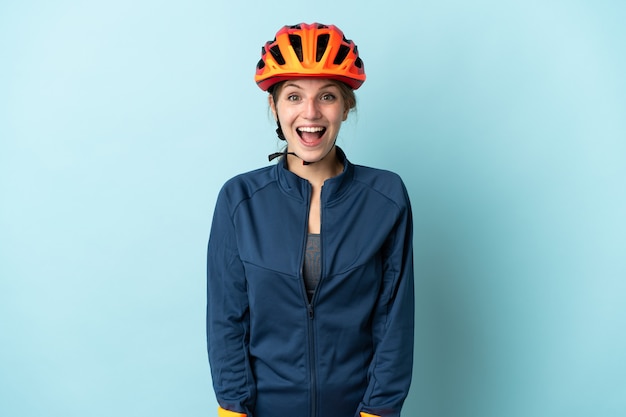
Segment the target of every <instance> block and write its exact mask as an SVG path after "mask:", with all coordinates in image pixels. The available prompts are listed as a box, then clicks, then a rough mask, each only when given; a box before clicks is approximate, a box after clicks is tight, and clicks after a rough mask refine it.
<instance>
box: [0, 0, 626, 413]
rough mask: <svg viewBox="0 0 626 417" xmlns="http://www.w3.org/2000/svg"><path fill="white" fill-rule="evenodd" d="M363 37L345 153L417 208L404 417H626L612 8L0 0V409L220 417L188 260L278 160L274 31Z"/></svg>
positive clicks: (620, 20)
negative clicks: (272, 109) (263, 75)
mask: <svg viewBox="0 0 626 417" xmlns="http://www.w3.org/2000/svg"><path fill="white" fill-rule="evenodd" d="M302 21H305V22H313V21H320V22H324V23H334V24H337V25H338V26H339V27H341V28H342V29H343V30H344V32H345V33H346V35H347V36H348V37H349V38H352V39H354V40H355V41H356V43H357V44H358V45H359V49H360V52H361V55H362V57H363V59H364V61H365V65H366V71H367V74H368V80H367V82H366V83H365V84H364V86H363V87H362V88H361V89H360V90H358V92H357V97H358V100H359V104H358V111H357V112H356V113H355V114H353V115H351V116H350V118H349V120H348V121H347V122H346V123H345V124H344V128H343V130H342V133H341V136H340V139H339V144H340V145H341V146H342V147H343V148H344V149H345V151H346V152H347V154H348V156H349V158H350V159H351V160H352V161H353V162H355V163H360V164H366V165H372V166H376V167H380V168H388V169H392V170H394V171H396V172H398V173H399V174H401V175H402V177H403V178H404V180H405V182H406V184H407V187H408V189H409V193H410V195H411V198H412V202H413V209H414V216H415V249H416V252H415V260H416V273H417V275H416V298H417V311H416V314H417V316H416V317H417V328H416V335H417V339H416V350H415V373H414V375H415V377H414V383H413V386H412V389H411V393H410V396H409V398H408V400H407V403H406V407H405V412H404V415H405V416H429V417H431V416H434V417H491V416H493V417H503V416H506V417H517V416H519V417H529V416H531V417H544V416H545V417H554V416H567V417H578V416H581V417H582V416H594V417H596V416H599V417H613V416H624V415H626V336H625V330H624V329H625V327H626V326H625V325H626V300H625V295H624V294H625V293H626V249H625V248H626V215H625V214H626V186H624V180H625V179H626V117H625V115H626V77H625V76H624V74H626V52H625V51H626V48H625V47H624V43H625V41H626V29H625V28H626V26H625V25H624V21H626V3H624V2H623V1H617V0H616V1H609V0H598V1H576V0H572V1H538V0H526V1H495V0H482V1H472V2H465V1H461V0H444V1H439V2H425V1H413V2H405V1H393V0H392V1H387V2H373V1H368V0H358V1H351V0H344V1H324V0H321V1H317V2H307V3H304V2H302V3H296V2H281V1H268V2H249V4H248V3H245V2H236V1H231V2H208V1H197V0H178V1H164V0H162V1H158V0H157V1H147V0H142V1H121V0H109V1H100V0H97V1H69V0H68V1H62V0H58V1H52V2H51V1H35V0H25V1H4V2H2V4H1V5H0V414H1V415H2V416H20V417H31V416H32V417H35V416H46V417H56V416H59V417H61V416H63V417H68V416H77V417H78V416H80V417H83V416H91V417H100V416H133V417H134V416H152V417H159V416H200V415H205V416H210V415H215V407H216V403H215V399H214V396H213V393H212V389H211V383H210V377H209V368H208V364H207V360H206V354H205V338H204V308H205V305H204V304H205V283H204V279H205V278H204V271H205V247H206V241H207V238H208V232H209V227H210V221H211V215H212V211H213V205H214V203H215V197H216V194H217V192H218V190H219V188H220V187H221V185H222V184H223V182H224V181H225V180H226V179H228V178H230V177H231V176H233V175H235V174H237V173H239V172H243V171H247V170H250V169H253V168H257V167H260V166H264V165H266V164H267V159H266V158H267V154H269V153H271V152H274V151H276V150H277V149H279V146H280V144H279V143H278V141H277V139H276V138H275V136H274V133H273V128H274V126H273V122H272V120H271V117H269V113H268V109H267V101H266V95H265V94H264V93H263V92H261V90H259V89H258V88H257V87H256V86H255V85H254V82H253V80H252V77H253V73H254V67H255V65H256V62H257V60H258V58H259V56H260V49H261V45H262V44H263V43H264V42H265V41H267V40H269V39H271V38H272V37H273V35H274V33H275V32H276V31H277V30H278V29H279V28H280V27H281V26H282V25H284V24H293V23H298V22H302Z"/></svg>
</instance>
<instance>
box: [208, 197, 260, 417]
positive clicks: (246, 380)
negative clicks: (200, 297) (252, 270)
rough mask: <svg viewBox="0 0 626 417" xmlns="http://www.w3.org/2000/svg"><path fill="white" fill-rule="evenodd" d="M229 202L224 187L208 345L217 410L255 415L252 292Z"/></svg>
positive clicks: (236, 416) (214, 240)
mask: <svg viewBox="0 0 626 417" xmlns="http://www.w3.org/2000/svg"><path fill="white" fill-rule="evenodd" d="M230 206H231V204H230V203H229V201H228V197H227V194H226V193H225V191H224V190H222V192H220V195H219V197H218V200H217V204H216V207H215V212H214V215H213V223H212V226H211V235H210V238H209V245H208V254H207V322H206V325H207V347H208V354H209V362H210V365H211V374H212V377H213V388H214V390H215V395H216V398H217V401H218V403H219V405H220V407H219V410H218V415H219V416H220V417H245V416H246V415H247V416H249V417H251V416H252V413H251V410H252V409H253V408H254V399H255V384H254V380H253V376H252V372H251V370H250V361H249V356H248V343H249V339H248V337H249V326H250V322H249V310H248V298H247V291H246V280H245V271H244V268H243V265H242V263H241V260H240V259H239V254H238V250H237V243H236V234H235V228H234V225H233V222H232V219H231V213H232V210H231V208H230Z"/></svg>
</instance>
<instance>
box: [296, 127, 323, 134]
mask: <svg viewBox="0 0 626 417" xmlns="http://www.w3.org/2000/svg"><path fill="white" fill-rule="evenodd" d="M298 130H299V131H301V132H308V133H315V132H321V131H322V130H324V128H323V127H299V128H298Z"/></svg>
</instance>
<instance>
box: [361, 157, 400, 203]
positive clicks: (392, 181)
mask: <svg viewBox="0 0 626 417" xmlns="http://www.w3.org/2000/svg"><path fill="white" fill-rule="evenodd" d="M354 181H355V183H357V184H361V186H363V187H366V188H368V189H370V190H371V191H373V192H377V193H380V194H381V195H383V196H385V197H386V198H388V199H390V200H393V201H394V202H396V203H398V204H403V203H405V202H406V203H408V194H407V191H406V186H405V185H404V181H403V180H402V178H401V177H400V175H398V174H397V173H395V172H393V171H389V170H385V169H380V168H372V167H368V166H363V165H354Z"/></svg>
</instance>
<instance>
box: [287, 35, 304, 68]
mask: <svg viewBox="0 0 626 417" xmlns="http://www.w3.org/2000/svg"><path fill="white" fill-rule="evenodd" d="M289 42H290V43H291V47H292V48H293V51H294V52H295V53H296V55H297V56H298V61H300V62H302V61H303V60H304V58H303V57H302V38H301V37H300V35H289Z"/></svg>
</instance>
